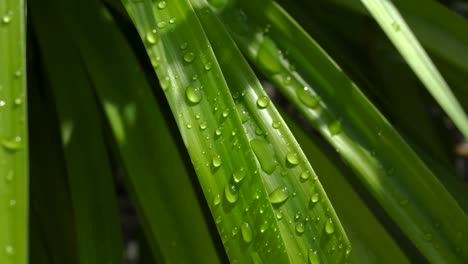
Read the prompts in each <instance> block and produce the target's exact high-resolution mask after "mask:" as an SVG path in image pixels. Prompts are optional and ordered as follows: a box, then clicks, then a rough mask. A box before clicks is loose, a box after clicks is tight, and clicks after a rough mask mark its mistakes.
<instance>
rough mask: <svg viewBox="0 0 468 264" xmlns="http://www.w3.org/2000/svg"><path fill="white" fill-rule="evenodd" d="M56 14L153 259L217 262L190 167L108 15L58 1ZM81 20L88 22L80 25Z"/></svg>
mask: <svg viewBox="0 0 468 264" xmlns="http://www.w3.org/2000/svg"><path fill="white" fill-rule="evenodd" d="M61 8H62V9H61V10H62V13H64V14H67V16H66V24H67V25H69V26H70V28H71V29H72V30H71V31H72V32H73V33H72V35H73V39H74V40H75V41H76V43H77V44H78V46H79V48H80V53H81V55H82V59H83V64H84V67H85V68H86V69H87V71H88V73H89V78H90V81H91V82H92V83H93V87H94V90H95V94H96V97H97V100H98V102H99V104H100V106H101V108H102V112H103V113H104V114H105V116H106V118H107V121H108V123H109V125H110V129H111V131H112V135H113V142H115V146H114V151H113V152H114V154H115V155H116V156H117V157H118V158H117V160H118V161H119V164H121V166H122V167H123V170H124V176H125V183H126V185H127V187H128V189H129V192H130V195H131V199H132V201H133V203H134V205H135V207H136V209H137V213H138V216H139V220H140V223H141V225H142V227H143V229H144V231H145V234H146V237H147V239H148V243H149V245H150V246H151V252H152V253H153V255H154V258H155V259H156V260H157V261H158V262H164V263H221V262H223V259H222V258H223V257H224V256H223V253H221V254H219V253H218V252H217V245H216V243H218V242H220V241H218V239H214V238H213V237H212V235H211V234H210V230H209V228H210V227H211V226H210V224H212V223H211V221H209V220H210V219H205V216H204V214H203V211H202V210H203V206H202V204H200V202H199V199H200V198H199V197H198V196H197V191H199V190H198V189H197V187H198V185H196V184H193V183H192V181H193V179H191V177H193V175H192V168H190V167H187V166H186V164H184V158H185V156H183V155H181V153H180V152H179V151H178V146H177V145H178V143H180V142H178V141H177V140H180V138H179V134H178V133H173V132H172V130H171V128H172V129H173V128H175V127H172V126H168V125H167V124H166V120H165V118H164V116H163V112H162V107H161V106H160V103H158V102H157V101H156V100H155V98H154V95H153V93H152V91H151V87H150V86H149V83H148V80H147V79H146V77H145V75H144V73H143V71H142V70H141V66H140V65H139V64H138V61H137V60H136V58H135V56H134V55H133V54H132V50H131V49H130V47H129V45H128V43H127V40H126V39H124V36H123V35H122V33H121V32H119V29H118V27H117V26H116V24H115V21H114V20H113V18H112V16H111V14H110V13H109V11H108V10H107V9H106V8H105V7H104V6H102V5H100V4H98V3H97V2H94V1H86V0H85V1H79V2H76V3H68V2H67V3H65V2H64V3H63V4H61ZM83 16H89V17H88V19H87V20H86V21H82V17H83ZM135 36H136V37H138V35H135ZM109 43H112V45H109ZM161 94H162V93H161ZM163 106H166V105H165V104H163ZM171 125H173V124H172V123H171ZM175 129H176V128H175ZM184 151H185V150H184ZM188 219H190V220H189V221H188ZM213 225H214V223H213ZM216 235H217V234H216Z"/></svg>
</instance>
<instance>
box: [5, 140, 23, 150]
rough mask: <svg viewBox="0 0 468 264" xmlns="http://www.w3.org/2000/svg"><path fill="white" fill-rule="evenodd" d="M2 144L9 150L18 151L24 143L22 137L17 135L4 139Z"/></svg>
mask: <svg viewBox="0 0 468 264" xmlns="http://www.w3.org/2000/svg"><path fill="white" fill-rule="evenodd" d="M1 145H2V146H3V148H5V149H6V150H9V151H12V152H14V151H18V150H20V149H21V146H22V143H21V137H15V138H14V139H6V138H4V139H2V141H1Z"/></svg>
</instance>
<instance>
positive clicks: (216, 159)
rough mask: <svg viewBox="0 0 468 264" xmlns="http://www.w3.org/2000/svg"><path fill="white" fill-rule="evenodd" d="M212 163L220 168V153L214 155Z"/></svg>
mask: <svg viewBox="0 0 468 264" xmlns="http://www.w3.org/2000/svg"><path fill="white" fill-rule="evenodd" d="M211 164H213V167H215V168H219V167H220V166H221V157H220V156H219V155H218V156H214V157H213V159H212V160H211Z"/></svg>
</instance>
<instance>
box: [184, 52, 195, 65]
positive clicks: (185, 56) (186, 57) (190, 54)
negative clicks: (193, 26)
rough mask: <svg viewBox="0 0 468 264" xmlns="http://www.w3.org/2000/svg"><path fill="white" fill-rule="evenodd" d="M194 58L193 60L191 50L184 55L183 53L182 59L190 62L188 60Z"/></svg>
mask: <svg viewBox="0 0 468 264" xmlns="http://www.w3.org/2000/svg"><path fill="white" fill-rule="evenodd" d="M194 60H195V53H193V52H187V53H185V55H184V61H186V62H189V63H190V62H192V61H194Z"/></svg>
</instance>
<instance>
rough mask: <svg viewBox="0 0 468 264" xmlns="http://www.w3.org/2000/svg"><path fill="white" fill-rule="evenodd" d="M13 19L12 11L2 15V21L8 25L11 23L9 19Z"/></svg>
mask: <svg viewBox="0 0 468 264" xmlns="http://www.w3.org/2000/svg"><path fill="white" fill-rule="evenodd" d="M12 19H13V13H12V12H11V11H10V12H8V14H6V15H4V16H3V17H2V23H3V24H5V25H8V24H10V23H11V20H12Z"/></svg>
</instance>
